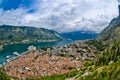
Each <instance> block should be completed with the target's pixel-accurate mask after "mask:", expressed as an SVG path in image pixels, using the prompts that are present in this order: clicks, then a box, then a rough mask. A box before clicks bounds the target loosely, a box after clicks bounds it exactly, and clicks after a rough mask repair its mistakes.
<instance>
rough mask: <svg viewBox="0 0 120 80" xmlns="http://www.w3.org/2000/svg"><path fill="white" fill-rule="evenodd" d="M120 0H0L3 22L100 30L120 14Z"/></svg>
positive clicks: (68, 30) (41, 26)
mask: <svg viewBox="0 0 120 80" xmlns="http://www.w3.org/2000/svg"><path fill="white" fill-rule="evenodd" d="M118 1H120V0H118ZM118 1H117V0H0V25H4V24H5V25H15V26H34V27H39V28H48V29H53V30H56V31H58V32H60V33H61V32H71V31H79V30H80V31H81V30H82V31H95V32H98V33H99V32H100V31H101V30H103V29H104V28H105V27H107V26H108V24H109V22H110V21H111V20H112V19H113V18H115V17H117V16H118Z"/></svg>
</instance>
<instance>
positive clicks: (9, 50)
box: [0, 40, 73, 64]
mask: <svg viewBox="0 0 120 80" xmlns="http://www.w3.org/2000/svg"><path fill="white" fill-rule="evenodd" d="M72 42H73V41H72V40H65V41H57V42H39V43H38V42H36V43H35V42H34V43H29V44H12V45H5V46H4V47H3V50H2V51H0V64H2V63H3V62H6V61H7V56H9V57H13V56H14V54H13V52H18V53H19V54H22V53H23V52H25V51H27V48H28V47H29V46H31V45H33V46H36V47H37V49H39V48H41V47H48V46H64V45H66V44H69V43H72Z"/></svg>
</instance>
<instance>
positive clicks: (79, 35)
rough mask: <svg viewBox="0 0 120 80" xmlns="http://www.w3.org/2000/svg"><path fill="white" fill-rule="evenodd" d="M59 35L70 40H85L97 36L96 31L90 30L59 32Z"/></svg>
mask: <svg viewBox="0 0 120 80" xmlns="http://www.w3.org/2000/svg"><path fill="white" fill-rule="evenodd" d="M61 36H63V37H65V38H68V39H72V40H85V39H93V38H95V37H96V36H97V33H95V32H92V31H74V32H68V33H61Z"/></svg>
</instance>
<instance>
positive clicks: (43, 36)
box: [0, 25, 62, 42]
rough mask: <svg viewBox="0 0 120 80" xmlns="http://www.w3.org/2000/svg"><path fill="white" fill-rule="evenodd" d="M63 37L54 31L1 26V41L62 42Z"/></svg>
mask: <svg viewBox="0 0 120 80" xmlns="http://www.w3.org/2000/svg"><path fill="white" fill-rule="evenodd" d="M61 39H62V37H61V36H60V35H59V33H57V32H56V31H53V30H48V29H44V28H35V27H26V26H21V27H20V26H8V25H3V26H0V41H1V42H5V41H6V42H9V40H10V41H12V42H13V41H17V42H18V41H23V40H28V41H38V40H40V41H42V40H43V41H44V40H61Z"/></svg>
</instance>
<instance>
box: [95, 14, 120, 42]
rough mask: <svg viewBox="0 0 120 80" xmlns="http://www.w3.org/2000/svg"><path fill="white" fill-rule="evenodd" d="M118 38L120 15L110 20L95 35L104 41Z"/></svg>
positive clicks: (119, 37)
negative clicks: (107, 24)
mask: <svg viewBox="0 0 120 80" xmlns="http://www.w3.org/2000/svg"><path fill="white" fill-rule="evenodd" d="M119 39H120V16H119V17H118V18H115V19H113V20H112V21H111V23H110V24H109V26H108V27H107V28H105V29H104V30H103V31H102V32H101V33H100V34H99V35H98V37H97V40H99V41H104V42H105V43H109V42H114V41H117V40H119Z"/></svg>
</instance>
